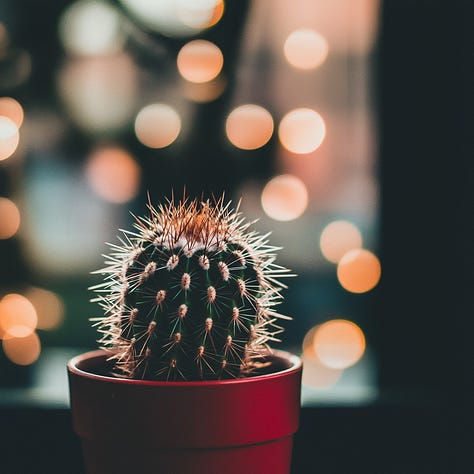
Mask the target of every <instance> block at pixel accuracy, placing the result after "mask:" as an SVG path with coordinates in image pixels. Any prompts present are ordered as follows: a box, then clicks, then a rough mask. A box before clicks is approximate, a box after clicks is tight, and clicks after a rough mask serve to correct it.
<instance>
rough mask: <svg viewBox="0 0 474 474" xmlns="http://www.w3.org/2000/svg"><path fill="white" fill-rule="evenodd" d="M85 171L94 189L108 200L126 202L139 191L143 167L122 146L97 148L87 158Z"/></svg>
mask: <svg viewBox="0 0 474 474" xmlns="http://www.w3.org/2000/svg"><path fill="white" fill-rule="evenodd" d="M85 172H86V177H87V180H88V182H89V184H90V185H91V187H92V189H93V190H94V191H95V192H96V193H97V194H98V195H99V196H100V197H102V198H103V199H105V200H106V201H109V202H113V203H124V202H127V201H130V200H131V199H133V198H134V197H135V196H136V195H137V193H138V191H139V187H140V177H141V169H140V167H139V165H138V164H137V162H136V161H135V160H134V159H133V158H132V156H131V155H130V154H129V153H128V152H127V151H125V150H124V149H122V148H120V147H115V146H110V147H101V148H98V149H96V150H95V151H94V152H93V153H92V154H91V155H90V157H89V159H88V160H87V163H86V168H85Z"/></svg>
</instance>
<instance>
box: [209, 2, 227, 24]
mask: <svg viewBox="0 0 474 474" xmlns="http://www.w3.org/2000/svg"><path fill="white" fill-rule="evenodd" d="M224 9H225V4H224V0H217V2H215V5H214V10H213V12H212V16H211V18H210V19H209V21H208V22H207V25H206V27H207V28H210V27H211V26H214V25H216V24H217V23H219V21H221V18H222V16H223V15H224Z"/></svg>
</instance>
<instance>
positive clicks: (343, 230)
mask: <svg viewBox="0 0 474 474" xmlns="http://www.w3.org/2000/svg"><path fill="white" fill-rule="evenodd" d="M319 245H320V248H321V252H322V254H323V255H324V257H325V258H326V259H327V260H329V261H330V262H332V263H338V262H339V260H340V259H341V258H342V257H343V256H344V254H346V253H347V252H348V251H349V250H352V249H357V248H360V247H362V235H361V233H360V231H359V229H358V228H357V227H356V226H355V225H354V224H352V222H348V221H344V220H338V221H333V222H331V223H330V224H328V225H327V226H326V227H325V228H324V229H323V231H322V233H321V237H320V239H319Z"/></svg>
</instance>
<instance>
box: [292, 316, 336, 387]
mask: <svg viewBox="0 0 474 474" xmlns="http://www.w3.org/2000/svg"><path fill="white" fill-rule="evenodd" d="M318 328H319V325H318V326H314V327H312V328H311V329H310V330H309V331H308V332H307V333H306V335H305V337H304V339H303V344H302V348H303V352H302V355H301V358H302V360H303V377H302V383H303V385H306V386H307V387H311V388H313V389H318V390H321V389H325V388H329V387H332V386H333V385H335V384H336V383H337V381H338V380H339V379H340V378H341V376H342V374H343V372H344V370H343V369H333V368H331V367H327V366H326V365H324V364H322V363H321V361H320V360H319V358H318V356H317V355H316V352H315V350H314V335H315V334H316V331H317V330H318Z"/></svg>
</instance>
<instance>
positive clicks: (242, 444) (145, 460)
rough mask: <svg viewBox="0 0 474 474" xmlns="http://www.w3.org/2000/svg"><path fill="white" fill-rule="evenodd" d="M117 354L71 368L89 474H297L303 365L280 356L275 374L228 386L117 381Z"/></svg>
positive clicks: (91, 356) (80, 360) (94, 356)
mask: <svg viewBox="0 0 474 474" xmlns="http://www.w3.org/2000/svg"><path fill="white" fill-rule="evenodd" d="M109 355H110V354H108V353H106V352H104V351H102V350H99V351H93V352H88V353H85V354H82V355H79V356H78V357H76V358H74V359H72V360H71V361H70V362H69V363H68V376H69V388H70V397H71V398H70V399H71V411H72V420H73V428H74V431H75V432H76V434H77V435H78V436H79V437H80V438H81V440H82V446H83V454H84V460H85V465H86V469H87V473H88V474H112V473H113V474H121V473H124V474H125V473H126V474H130V473H131V472H136V473H140V474H160V473H162V474H187V473H193V474H200V473H203V474H204V473H205V474H218V473H219V474H222V473H224V472H225V473H226V474H243V473H255V474H266V473H267V474H289V472H290V462H291V452H292V441H293V434H294V433H295V432H296V430H297V428H298V423H299V413H300V387H301V371H302V364H301V360H300V359H299V358H298V357H296V356H294V355H292V354H289V353H287V352H283V351H277V350H275V351H273V352H272V355H269V356H268V359H269V360H271V362H272V364H271V365H270V367H271V369H268V370H267V373H264V374H261V375H255V376H252V377H246V378H238V379H231V380H219V381H215V380H214V381H202V382H201V381H199V382H159V381H146V380H130V379H123V378H116V377H113V376H108V375H107V374H108V373H110V367H109V366H108V362H107V358H108V356H109Z"/></svg>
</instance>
